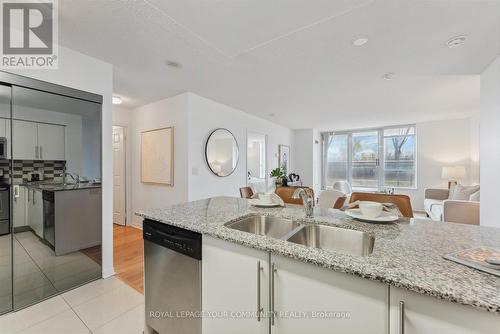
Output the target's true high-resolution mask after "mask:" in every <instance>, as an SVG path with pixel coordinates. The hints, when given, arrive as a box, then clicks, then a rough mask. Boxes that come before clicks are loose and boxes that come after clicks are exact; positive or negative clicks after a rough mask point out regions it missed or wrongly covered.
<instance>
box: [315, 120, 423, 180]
mask: <svg viewBox="0 0 500 334" xmlns="http://www.w3.org/2000/svg"><path fill="white" fill-rule="evenodd" d="M416 146H417V143H416V131H415V126H413V125H410V126H400V127H390V128H381V129H370V130H366V131H359V130H358V131H342V132H336V133H323V188H327V187H331V186H333V185H334V184H335V182H337V181H344V180H345V181H348V182H349V183H351V185H352V186H353V187H354V188H375V189H380V188H414V187H415V186H416V167H417V162H416Z"/></svg>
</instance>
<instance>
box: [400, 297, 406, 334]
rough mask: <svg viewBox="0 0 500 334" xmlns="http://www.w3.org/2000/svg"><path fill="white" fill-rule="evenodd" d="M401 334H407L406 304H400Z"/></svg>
mask: <svg viewBox="0 0 500 334" xmlns="http://www.w3.org/2000/svg"><path fill="white" fill-rule="evenodd" d="M399 334H405V302H403V301H400V302H399Z"/></svg>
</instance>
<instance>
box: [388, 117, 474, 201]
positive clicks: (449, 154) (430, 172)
mask: <svg viewBox="0 0 500 334" xmlns="http://www.w3.org/2000/svg"><path fill="white" fill-rule="evenodd" d="M472 123H473V121H472V119H471V118H465V119H455V120H444V121H434V122H425V123H418V124H417V164H418V165H417V189H411V190H410V189H408V190H403V189H397V193H398V194H407V195H408V196H410V198H411V202H412V207H413V210H419V211H423V210H424V197H425V196H424V192H425V189H426V188H447V187H448V182H447V181H446V180H443V179H441V172H442V168H443V166H456V165H460V166H465V168H466V170H467V179H466V180H462V181H460V183H462V184H471V183H474V182H476V181H475V180H474V178H475V177H473V176H472V171H473V165H472V152H473V147H474V145H475V144H473V143H472V137H473V135H472V133H471V129H473V126H472ZM475 143H477V141H475ZM476 151H477V150H476Z"/></svg>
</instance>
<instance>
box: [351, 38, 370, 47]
mask: <svg viewBox="0 0 500 334" xmlns="http://www.w3.org/2000/svg"><path fill="white" fill-rule="evenodd" d="M366 43H368V38H366V37H360V38H357V39H355V40H354V41H352V45H354V46H363V45H365V44H366Z"/></svg>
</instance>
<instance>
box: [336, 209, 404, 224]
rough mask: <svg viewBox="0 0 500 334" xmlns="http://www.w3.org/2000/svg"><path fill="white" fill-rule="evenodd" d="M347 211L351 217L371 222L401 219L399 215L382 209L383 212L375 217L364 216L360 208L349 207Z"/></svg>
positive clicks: (388, 221) (387, 221)
mask: <svg viewBox="0 0 500 334" xmlns="http://www.w3.org/2000/svg"><path fill="white" fill-rule="evenodd" d="M345 213H346V215H348V216H349V217H352V218H355V219H358V220H361V221H364V222H369V223H390V222H395V221H397V220H399V217H398V216H397V215H395V214H393V213H390V212H387V211H382V214H380V216H378V217H375V218H371V217H366V216H363V214H362V213H361V210H360V209H349V210H346V211H345Z"/></svg>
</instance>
